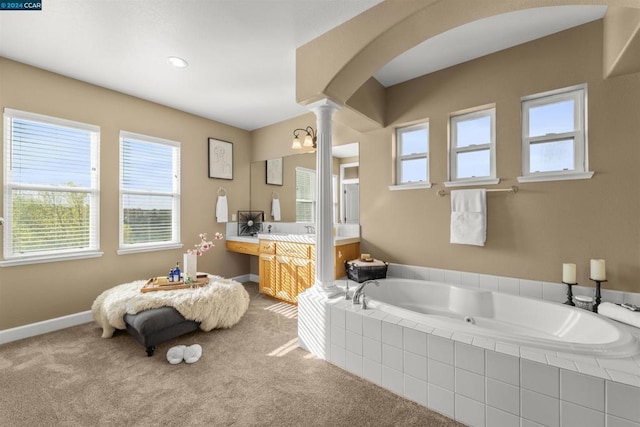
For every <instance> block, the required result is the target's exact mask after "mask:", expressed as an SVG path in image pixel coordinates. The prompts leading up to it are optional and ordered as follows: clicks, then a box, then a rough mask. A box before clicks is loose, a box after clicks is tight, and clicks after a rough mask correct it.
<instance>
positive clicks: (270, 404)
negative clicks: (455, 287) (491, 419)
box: [0, 283, 460, 427]
mask: <svg viewBox="0 0 640 427" xmlns="http://www.w3.org/2000/svg"><path fill="white" fill-rule="evenodd" d="M245 286H246V287H247V290H248V291H249V294H250V295H251V304H250V306H249V310H248V311H247V313H246V314H245V316H244V317H243V319H242V320H241V321H240V323H238V324H237V325H236V326H234V327H233V328H231V329H225V330H214V331H212V332H208V333H207V332H202V331H196V332H192V333H190V334H188V335H184V336H182V337H180V338H177V339H175V340H173V341H171V342H168V343H165V344H162V345H160V346H158V348H157V350H156V354H155V355H154V356H153V357H149V358H148V357H146V354H145V351H144V348H143V347H142V346H141V345H140V344H139V343H138V342H137V341H135V340H134V339H133V338H132V337H130V336H129V335H128V334H127V333H126V332H123V331H118V332H116V334H115V336H114V337H113V338H111V339H103V338H100V334H101V330H100V328H99V327H98V326H97V324H95V323H88V324H85V325H80V326H76V327H73V328H69V329H65V330H62V331H57V332H53V333H50V334H46V335H41V336H38V337H33V338H28V339H25V340H22V341H18V342H13V343H9V344H5V345H2V346H0V425H2V426H45V425H46V426H51V425H64V426H94V425H114V426H115V425H118V426H124V425H127V426H147V425H173V426H187V425H209V426H263V425H265V426H266V425H271V426H305V427H306V426H392V425H397V426H411V425H415V426H458V425H460V424H458V423H456V422H455V421H452V420H449V419H447V418H445V417H443V416H441V415H439V414H437V413H434V412H431V411H429V410H427V409H426V408H424V407H421V406H419V405H417V404H415V403H413V402H410V401H408V400H405V399H403V398H401V397H399V396H396V395H394V394H393V393H391V392H388V391H386V390H384V389H382V388H380V387H378V386H376V385H374V384H372V383H369V382H367V381H365V380H363V379H361V378H359V377H357V376H354V375H351V374H349V373H347V372H345V371H343V370H341V369H339V368H337V367H335V366H333V365H331V364H329V363H327V362H325V361H322V360H318V359H315V358H314V357H312V356H311V355H310V354H309V353H307V352H306V351H304V350H302V349H300V348H298V347H297V345H296V329H297V318H296V310H295V309H294V308H291V307H290V306H287V305H285V304H282V303H281V304H277V301H274V300H272V299H269V298H267V297H264V296H262V295H260V294H258V293H257V286H256V284H255V283H247V284H246V285H245ZM195 343H198V344H200V345H202V348H203V355H202V358H201V359H200V360H199V361H198V362H197V363H195V364H192V365H187V364H185V363H181V364H179V365H170V364H169V363H167V361H166V359H165V354H166V352H167V350H168V349H169V348H170V347H171V346H174V345H178V344H187V345H188V344H195Z"/></svg>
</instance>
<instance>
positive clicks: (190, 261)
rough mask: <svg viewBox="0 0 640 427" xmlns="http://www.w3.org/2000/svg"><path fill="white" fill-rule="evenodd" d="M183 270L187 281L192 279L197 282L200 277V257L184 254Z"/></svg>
mask: <svg viewBox="0 0 640 427" xmlns="http://www.w3.org/2000/svg"><path fill="white" fill-rule="evenodd" d="M182 264H183V267H182V268H183V269H184V278H185V280H186V279H187V278H188V277H191V279H192V280H196V278H197V276H198V255H196V254H184V257H183V263H182Z"/></svg>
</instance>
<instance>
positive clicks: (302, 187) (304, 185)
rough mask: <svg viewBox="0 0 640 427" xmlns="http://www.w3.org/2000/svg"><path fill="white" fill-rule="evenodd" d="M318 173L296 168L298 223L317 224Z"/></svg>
mask: <svg viewBox="0 0 640 427" xmlns="http://www.w3.org/2000/svg"><path fill="white" fill-rule="evenodd" d="M315 218H316V172H315V171H313V170H311V169H305V168H300V167H298V168H296V222H315Z"/></svg>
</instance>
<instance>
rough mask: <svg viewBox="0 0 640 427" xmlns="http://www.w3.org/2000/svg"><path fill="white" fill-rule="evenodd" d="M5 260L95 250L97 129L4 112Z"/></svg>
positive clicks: (95, 127)
mask: <svg viewBox="0 0 640 427" xmlns="http://www.w3.org/2000/svg"><path fill="white" fill-rule="evenodd" d="M4 121H5V161H4V169H5V176H6V178H7V179H6V185H5V194H4V198H5V199H4V200H5V212H4V215H5V217H6V218H7V230H6V232H5V234H4V257H5V259H20V258H29V257H47V256H59V255H61V254H64V253H70V252H82V251H95V250H98V248H99V225H98V223H99V210H98V194H99V171H98V149H99V147H98V146H99V132H100V130H99V128H98V127H97V126H92V125H87V124H84V123H77V122H72V121H68V120H63V119H57V118H54V117H48V116H43V115H39V114H33V113H28V112H23V111H18V110H12V109H5V110H4Z"/></svg>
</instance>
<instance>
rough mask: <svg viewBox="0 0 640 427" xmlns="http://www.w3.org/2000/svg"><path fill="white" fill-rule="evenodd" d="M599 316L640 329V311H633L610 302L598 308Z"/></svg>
mask: <svg viewBox="0 0 640 427" xmlns="http://www.w3.org/2000/svg"><path fill="white" fill-rule="evenodd" d="M598 314H601V315H603V316H605V317H608V318H610V319H613V320H617V321H618V322H622V323H626V324H627V325H631V326H635V327H636V328H640V311H631V310H628V309H626V308H624V307H620V306H619V305H616V304H613V303H610V302H603V303H601V304H600V305H599V306H598Z"/></svg>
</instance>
